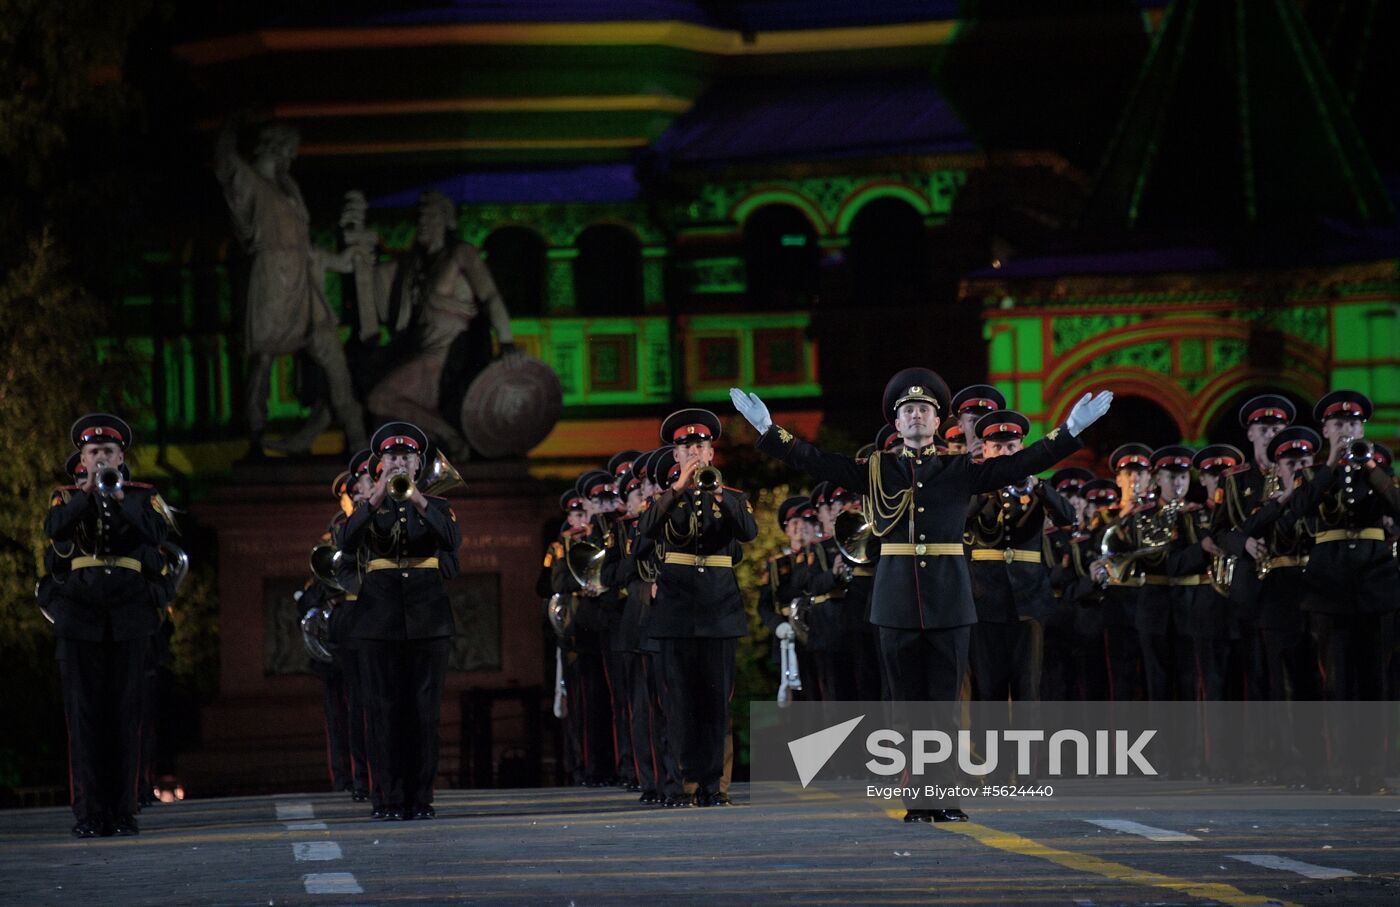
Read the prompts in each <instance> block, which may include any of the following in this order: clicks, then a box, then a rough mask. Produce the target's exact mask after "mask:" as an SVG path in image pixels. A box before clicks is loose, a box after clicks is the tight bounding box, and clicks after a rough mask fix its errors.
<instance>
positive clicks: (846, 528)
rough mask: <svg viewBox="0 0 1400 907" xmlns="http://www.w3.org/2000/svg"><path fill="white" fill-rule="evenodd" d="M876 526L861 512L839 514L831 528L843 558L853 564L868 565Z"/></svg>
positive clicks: (853, 511) (852, 511)
mask: <svg viewBox="0 0 1400 907" xmlns="http://www.w3.org/2000/svg"><path fill="white" fill-rule="evenodd" d="M874 528H875V524H874V523H872V522H870V520H869V519H867V518H866V516H865V514H863V513H861V512H860V511H859V510H845V511H842V512H841V513H839V514H837V516H836V521H835V523H834V524H833V525H832V527H831V535H832V538H833V539H834V540H835V541H836V547H837V548H838V549H840V551H841V556H842V557H844V558H845V559H846V560H848V561H850V562H851V563H853V564H868V563H870V561H871V557H870V551H869V546H870V537H871V535H872V533H873V531H874Z"/></svg>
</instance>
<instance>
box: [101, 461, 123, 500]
mask: <svg viewBox="0 0 1400 907" xmlns="http://www.w3.org/2000/svg"><path fill="white" fill-rule="evenodd" d="M121 490H122V473H121V470H120V469H117V467H115V466H108V465H107V464H105V463H103V464H102V465H100V466H98V467H97V493H98V494H101V495H108V496H110V495H114V494H116V493H117V492H119V491H121Z"/></svg>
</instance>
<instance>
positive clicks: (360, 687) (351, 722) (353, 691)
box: [336, 646, 369, 790]
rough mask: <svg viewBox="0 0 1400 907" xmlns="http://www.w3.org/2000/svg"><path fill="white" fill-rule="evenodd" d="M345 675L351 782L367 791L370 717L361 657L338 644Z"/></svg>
mask: <svg viewBox="0 0 1400 907" xmlns="http://www.w3.org/2000/svg"><path fill="white" fill-rule="evenodd" d="M336 663H337V664H338V665H339V666H340V673H341V676H342V677H343V678H344V685H343V689H344V691H345V692H344V698H345V711H346V714H347V718H348V733H347V737H348V738H349V744H350V781H351V783H352V784H353V786H354V789H355V790H369V747H368V744H367V742H366V737H365V735H366V733H367V732H368V728H369V716H368V715H366V714H365V693H364V680H363V679H362V678H361V677H360V659H359V656H357V655H356V654H355V650H354V649H351V648H346V647H344V646H342V647H341V651H340V653H339V655H338V657H337V659H336Z"/></svg>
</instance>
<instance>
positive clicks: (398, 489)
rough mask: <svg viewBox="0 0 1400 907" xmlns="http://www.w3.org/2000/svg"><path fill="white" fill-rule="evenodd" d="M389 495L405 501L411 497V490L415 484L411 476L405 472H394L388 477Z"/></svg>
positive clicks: (412, 490)
mask: <svg viewBox="0 0 1400 907" xmlns="http://www.w3.org/2000/svg"><path fill="white" fill-rule="evenodd" d="M388 487H389V497H391V498H393V499H394V500H395V501H400V502H402V501H407V500H408V499H409V498H411V497H413V492H414V491H415V490H416V489H417V486H416V485H414V484H413V477H412V476H410V475H409V474H408V473H406V472H396V473H394V474H393V475H392V476H390V477H389V486H388Z"/></svg>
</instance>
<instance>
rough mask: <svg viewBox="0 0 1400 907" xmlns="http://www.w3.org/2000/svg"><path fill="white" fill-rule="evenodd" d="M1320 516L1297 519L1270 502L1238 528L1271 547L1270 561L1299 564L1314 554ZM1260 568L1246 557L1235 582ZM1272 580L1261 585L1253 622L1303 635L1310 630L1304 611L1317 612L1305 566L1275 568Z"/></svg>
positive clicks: (1236, 573) (1283, 507) (1236, 567)
mask: <svg viewBox="0 0 1400 907" xmlns="http://www.w3.org/2000/svg"><path fill="white" fill-rule="evenodd" d="M1316 524H1317V518H1316V516H1311V517H1307V518H1304V519H1301V520H1300V519H1297V518H1296V516H1295V515H1294V514H1293V513H1292V512H1291V511H1289V510H1288V508H1287V506H1286V505H1284V504H1280V503H1279V502H1278V501H1277V500H1273V501H1269V502H1267V503H1265V504H1264V506H1262V507H1260V508H1259V509H1257V510H1255V511H1254V515H1253V516H1251V517H1250V518H1249V519H1247V520H1245V522H1244V523H1243V524H1242V525H1241V526H1240V527H1239V528H1238V531H1239V532H1241V533H1242V534H1243V535H1244V537H1245V538H1261V539H1263V540H1264V542H1265V544H1266V546H1267V547H1268V549H1269V550H1268V554H1269V557H1270V558H1271V559H1272V558H1276V557H1287V558H1296V559H1298V560H1299V562H1300V563H1301V562H1302V559H1304V558H1307V557H1308V556H1309V554H1310V553H1311V551H1312V539H1313V536H1314V535H1316V534H1317V529H1316ZM1257 569H1258V565H1257V564H1256V563H1255V561H1254V560H1253V559H1251V558H1249V557H1245V558H1244V559H1242V560H1241V561H1239V562H1238V563H1237V564H1236V566H1235V582H1238V581H1239V575H1240V572H1241V571H1248V572H1249V573H1250V574H1254V575H1256V579H1257V574H1256V571H1257ZM1270 572H1271V574H1272V575H1271V577H1270V579H1269V580H1266V581H1265V583H1263V584H1261V585H1260V593H1261V594H1260V596H1259V605H1258V608H1257V609H1256V610H1255V611H1254V612H1253V615H1252V616H1253V619H1254V621H1255V623H1256V624H1257V626H1258V627H1259V628H1260V629H1262V630H1276V631H1294V632H1297V631H1301V630H1303V629H1305V627H1306V617H1305V615H1304V613H1303V612H1304V611H1308V610H1315V605H1316V603H1315V602H1313V601H1312V599H1313V598H1314V594H1313V592H1312V588H1311V584H1310V583H1309V582H1308V581H1307V579H1306V577H1304V575H1303V567H1302V566H1275V567H1273V568H1272V569H1271V571H1270Z"/></svg>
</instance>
